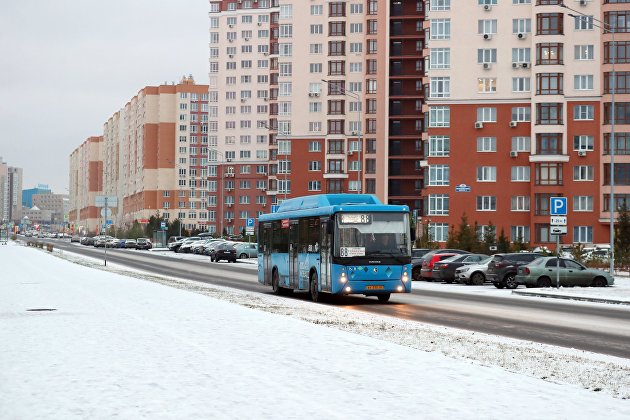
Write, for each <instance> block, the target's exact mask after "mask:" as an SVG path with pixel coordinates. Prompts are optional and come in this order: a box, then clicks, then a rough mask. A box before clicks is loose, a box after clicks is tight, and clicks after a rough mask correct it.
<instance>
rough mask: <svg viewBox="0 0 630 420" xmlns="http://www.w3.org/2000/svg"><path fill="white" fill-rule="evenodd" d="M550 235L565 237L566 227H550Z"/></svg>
mask: <svg viewBox="0 0 630 420" xmlns="http://www.w3.org/2000/svg"><path fill="white" fill-rule="evenodd" d="M550 233H551V234H552V235H566V234H567V227H566V226H551V231H550Z"/></svg>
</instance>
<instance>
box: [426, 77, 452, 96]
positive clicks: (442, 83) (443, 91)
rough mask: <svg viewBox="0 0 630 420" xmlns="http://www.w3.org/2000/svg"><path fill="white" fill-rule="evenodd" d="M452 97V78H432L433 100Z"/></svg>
mask: <svg viewBox="0 0 630 420" xmlns="http://www.w3.org/2000/svg"><path fill="white" fill-rule="evenodd" d="M450 96H451V78H450V77H432V78H431V94H430V97H431V98H449V97H450Z"/></svg>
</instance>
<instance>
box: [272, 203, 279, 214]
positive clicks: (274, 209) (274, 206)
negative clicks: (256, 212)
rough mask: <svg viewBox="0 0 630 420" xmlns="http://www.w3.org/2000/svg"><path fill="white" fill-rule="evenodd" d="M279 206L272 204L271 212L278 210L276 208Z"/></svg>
mask: <svg viewBox="0 0 630 420" xmlns="http://www.w3.org/2000/svg"><path fill="white" fill-rule="evenodd" d="M279 208H280V206H279V205H277V204H274V205H273V206H271V212H272V213H275V212H277V211H278V209H279Z"/></svg>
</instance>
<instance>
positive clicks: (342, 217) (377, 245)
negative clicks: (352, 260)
mask: <svg viewBox="0 0 630 420" xmlns="http://www.w3.org/2000/svg"><path fill="white" fill-rule="evenodd" d="M407 219H408V215H407V214H406V213H339V214H337V217H336V220H337V229H336V233H335V242H334V243H335V251H334V255H335V256H337V257H363V256H365V257H370V256H373V257H381V256H409V255H411V244H410V242H409V240H410V239H409V234H408V230H409V228H408V226H409V223H408V220H407Z"/></svg>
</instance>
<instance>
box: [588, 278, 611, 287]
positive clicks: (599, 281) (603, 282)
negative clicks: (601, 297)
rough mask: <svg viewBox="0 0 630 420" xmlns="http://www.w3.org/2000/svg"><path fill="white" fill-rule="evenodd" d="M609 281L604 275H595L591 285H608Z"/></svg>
mask: <svg viewBox="0 0 630 420" xmlns="http://www.w3.org/2000/svg"><path fill="white" fill-rule="evenodd" d="M607 284H608V283H607V282H606V279H605V278H603V277H595V278H594V279H593V283H591V285H592V286H593V287H604V286H606V285H607Z"/></svg>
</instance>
